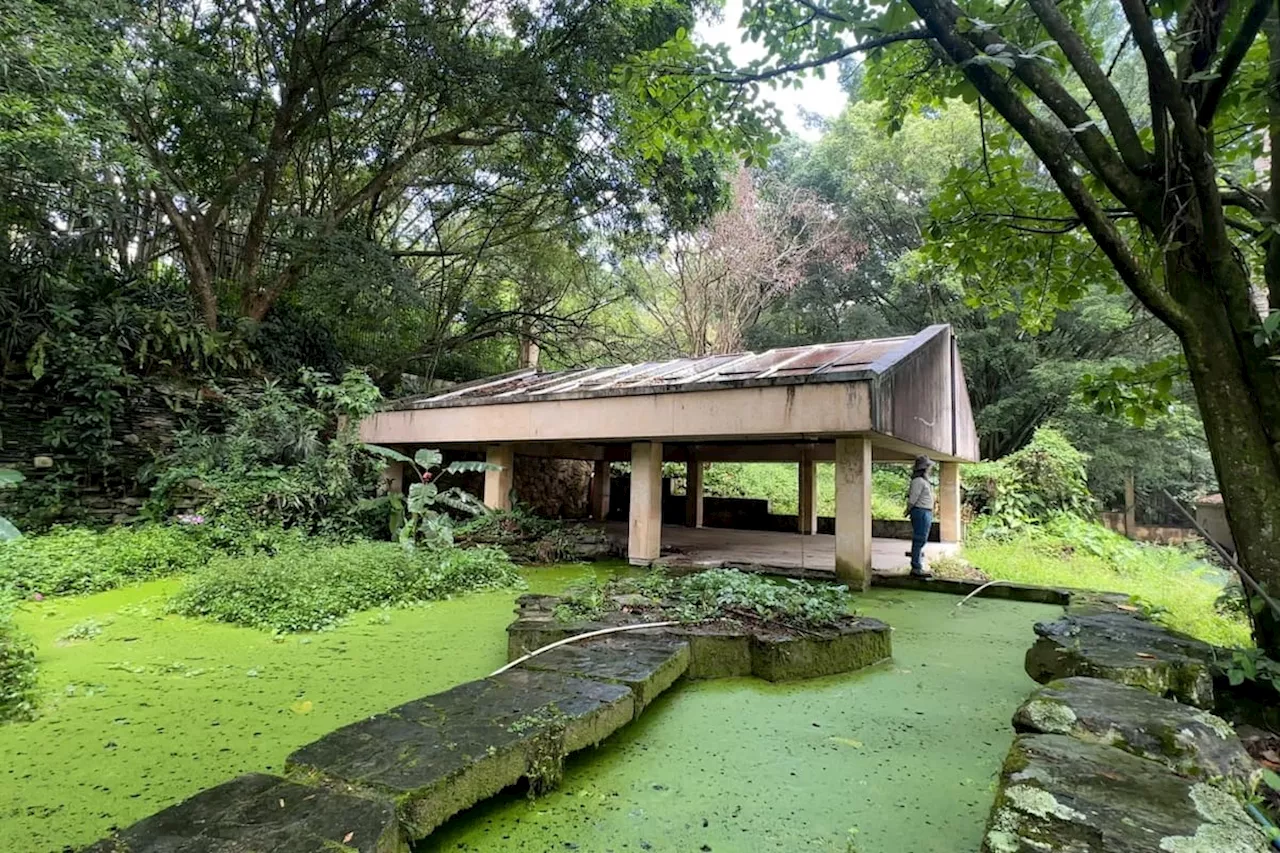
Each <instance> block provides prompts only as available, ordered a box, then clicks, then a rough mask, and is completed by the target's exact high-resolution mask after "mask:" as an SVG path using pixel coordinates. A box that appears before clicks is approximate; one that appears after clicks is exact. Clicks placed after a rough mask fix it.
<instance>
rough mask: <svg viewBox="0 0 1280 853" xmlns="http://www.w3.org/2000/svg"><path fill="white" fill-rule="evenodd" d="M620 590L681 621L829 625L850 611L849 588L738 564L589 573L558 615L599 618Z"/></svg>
mask: <svg viewBox="0 0 1280 853" xmlns="http://www.w3.org/2000/svg"><path fill="white" fill-rule="evenodd" d="M619 595H639V596H643V597H644V598H645V599H647V600H649V601H651V602H653V604H652V605H651V606H650V608H649V609H650V610H651V611H652V613H653V615H656V616H661V617H663V618H666V619H678V620H680V621H682V622H704V621H707V620H711V619H735V620H742V619H748V620H752V621H763V622H770V621H773V622H798V623H802V624H805V625H829V624H832V623H834V622H836V621H838V620H839V619H840V618H841V617H842V616H845V615H847V614H848V612H849V599H848V596H847V594H846V591H845V589H844V587H842V586H838V585H836V584H816V583H808V582H806V581H799V580H786V581H777V580H774V579H771V578H768V577H765V576H763V575H757V574H752V573H750V572H742V571H738V570H737V569H710V570H708V571H704V572H697V573H696V574H692V575H687V576H685V577H682V578H672V577H668V576H667V575H665V574H663V573H662V572H661V571H656V572H650V573H649V574H646V575H642V576H639V577H630V578H616V579H614V580H611V581H609V582H608V583H605V584H602V583H600V582H599V580H597V579H595V578H587V579H586V580H585V581H580V582H579V583H577V584H574V585H573V586H571V587H570V588H569V590H568V593H567V595H566V596H565V597H564V599H563V600H562V601H561V603H560V604H559V605H558V606H557V607H556V617H557V618H558V619H561V620H565V621H569V620H573V619H596V618H599V617H600V616H602V615H603V614H604V613H605V611H606V610H608V609H609V608H610V606H611V604H610V602H611V599H612V598H613V597H614V596H619ZM641 609H643V608H641Z"/></svg>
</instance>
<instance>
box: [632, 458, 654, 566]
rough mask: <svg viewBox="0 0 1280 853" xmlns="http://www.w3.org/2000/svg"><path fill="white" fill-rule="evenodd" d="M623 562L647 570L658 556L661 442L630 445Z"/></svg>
mask: <svg viewBox="0 0 1280 853" xmlns="http://www.w3.org/2000/svg"><path fill="white" fill-rule="evenodd" d="M630 516H631V517H630V523H629V524H628V527H627V560H628V561H629V562H630V563H631V565H633V566H648V565H650V564H651V563H653V561H654V560H656V559H658V557H659V556H661V553H662V442H660V441H637V442H635V443H634V444H632V445H631V513H630Z"/></svg>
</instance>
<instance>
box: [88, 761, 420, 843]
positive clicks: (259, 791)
mask: <svg viewBox="0 0 1280 853" xmlns="http://www.w3.org/2000/svg"><path fill="white" fill-rule="evenodd" d="M263 850H270V851H271V853H316V851H321V850H330V851H357V853H402V851H404V853H407V851H408V847H407V846H406V845H405V844H404V841H403V837H402V835H401V832H400V823H399V821H398V820H397V819H396V811H395V808H394V807H393V806H392V805H391V803H390V802H387V801H378V800H370V799H366V798H364V797H358V796H352V795H351V794H346V793H340V792H338V791H336V790H333V789H327V788H316V787H310V786H304V785H298V784H295V783H293V782H289V781H287V780H285V779H281V778H280V777H278V776H268V775H266V774H263V773H250V774H248V775H246V776H241V777H239V778H237V779H232V780H231V781H230V782H225V783H223V784H221V785H218V786H217V787H216V788H210V789H209V790H207V791H204V792H202V793H199V794H197V795H196V796H194V797H192V798H191V799H189V800H187V801H185V802H182V803H179V804H178V805H176V806H172V807H170V808H167V809H165V810H164V811H162V812H159V813H158V814H154V815H152V816H151V817H149V818H144V819H143V820H140V821H138V822H137V823H135V824H134V825H133V826H131V827H129V828H128V829H126V830H124V831H122V832H119V833H117V834H116V835H114V836H112V837H111V838H107V839H103V840H102V841H99V842H98V843H97V844H94V845H92V846H91V847H88V848H86V850H85V852H84V853H144V851H146V853H151V851H155V853H196V851H200V853H204V851H209V853H214V851H216V853H259V851H263Z"/></svg>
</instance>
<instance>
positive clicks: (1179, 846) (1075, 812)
mask: <svg viewBox="0 0 1280 853" xmlns="http://www.w3.org/2000/svg"><path fill="white" fill-rule="evenodd" d="M1265 846H1266V838H1265V836H1264V835H1263V833H1262V831H1261V830H1260V829H1259V828H1258V827H1257V826H1256V825H1255V824H1254V823H1253V822H1252V821H1251V820H1250V819H1249V817H1248V815H1247V814H1246V813H1245V811H1244V808H1243V807H1242V806H1241V804H1240V803H1239V801H1237V800H1236V799H1235V798H1234V797H1232V796H1231V795H1230V794H1229V793H1227V792H1226V791H1224V790H1223V789H1222V788H1220V787H1217V786H1215V785H1210V784H1208V783H1206V782H1200V781H1196V780H1193V779H1187V778H1185V777H1183V776H1179V775H1178V774H1176V773H1174V772H1173V771H1172V770H1170V769H1168V768H1167V767H1164V766H1162V765H1160V764H1157V763H1155V762H1153V761H1148V760H1146V759H1144V758H1138V757H1136V756H1134V755H1130V754H1129V753H1127V752H1124V751H1122V750H1119V749H1116V748H1115V747H1111V746H1103V745H1101V744H1096V743H1087V742H1085V741H1082V740H1079V739H1077V738H1073V737H1069V736H1067V735H1020V736H1019V737H1018V738H1017V739H1016V740H1015V741H1014V743H1013V747H1012V748H1011V749H1010V751H1009V757H1008V758H1007V759H1006V760H1005V766H1004V770H1003V772H1002V775H1001V780H1000V788H999V791H998V792H997V794H996V801H995V806H994V807H993V809H992V812H991V818H990V820H989V822H988V824H987V833H986V836H985V838H984V839H983V845H982V850H983V851H984V853H1032V851H1045V850H1062V851H1071V853H1153V851H1167V853H1259V851H1261V850H1263V849H1265Z"/></svg>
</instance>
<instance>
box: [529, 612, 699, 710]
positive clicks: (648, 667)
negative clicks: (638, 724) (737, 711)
mask: <svg viewBox="0 0 1280 853" xmlns="http://www.w3.org/2000/svg"><path fill="white" fill-rule="evenodd" d="M521 666H522V668H525V669H529V670H535V671H547V672H558V673H563V674H565V675H573V676H581V677H582V678H590V679H595V680H598V681H605V682H609V683H614V684H622V685H625V686H626V687H628V688H630V690H631V692H632V694H634V696H635V713H636V715H639V713H640V712H641V711H642V710H644V708H645V707H646V706H647V705H648V704H649V703H650V702H652V701H653V700H654V699H656V698H657V697H658V694H660V693H662V691H664V690H666V689H667V688H668V687H670V686H671V685H672V684H673V683H675V680H676V679H677V678H679V677H680V676H682V675H684V673H685V671H686V670H687V669H688V668H689V644H688V643H687V642H685V641H684V640H682V639H678V638H676V637H673V636H670V635H666V636H662V635H659V636H654V635H649V636H644V635H641V634H640V633H639V632H629V633H627V634H625V635H610V636H604V637H599V638H595V639H591V640H583V641H582V642H580V643H570V644H568V645H564V646H561V647H559V648H557V649H552V650H551V651H549V652H546V653H544V654H541V655H538V656H537V657H535V658H532V659H530V660H529V661H527V662H526V663H524V664H521Z"/></svg>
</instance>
